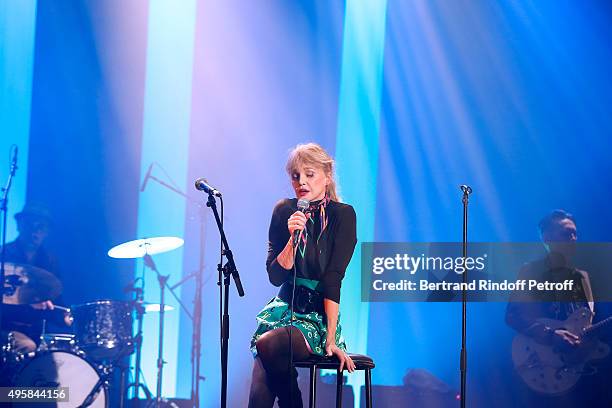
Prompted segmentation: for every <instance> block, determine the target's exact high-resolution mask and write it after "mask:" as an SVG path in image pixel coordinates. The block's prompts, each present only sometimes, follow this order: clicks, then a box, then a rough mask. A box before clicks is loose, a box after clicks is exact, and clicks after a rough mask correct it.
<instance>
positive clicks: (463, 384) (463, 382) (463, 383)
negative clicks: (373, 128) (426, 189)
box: [459, 184, 472, 408]
mask: <svg viewBox="0 0 612 408" xmlns="http://www.w3.org/2000/svg"><path fill="white" fill-rule="evenodd" d="M459 187H460V188H461V191H463V198H462V199H461V201H462V203H463V248H462V256H463V262H464V264H465V259H466V258H467V227H468V202H469V199H470V194H472V188H471V187H470V186H467V185H465V184H463V185H461V186H459ZM467 281H468V280H467V270H465V271H464V272H463V290H462V293H461V357H460V362H459V365H460V370H461V395H460V399H461V403H460V405H461V408H465V406H466V405H465V404H466V398H465V397H466V395H465V394H466V391H467V344H466V337H467V290H466V286H467Z"/></svg>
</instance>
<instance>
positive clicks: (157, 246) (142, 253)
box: [108, 237, 192, 407]
mask: <svg viewBox="0 0 612 408" xmlns="http://www.w3.org/2000/svg"><path fill="white" fill-rule="evenodd" d="M183 242H184V241H183V240H182V239H181V238H177V237H156V238H145V239H137V240H134V241H129V242H126V243H123V244H120V245H117V246H115V247H113V248H111V249H110V250H109V251H108V255H109V256H110V257H111V258H123V259H124V258H143V261H144V267H147V268H149V269H150V270H152V271H153V272H155V274H156V275H157V281H158V283H159V290H160V304H159V329H158V332H159V340H158V350H157V384H156V396H155V406H156V407H160V406H161V405H162V403H165V400H164V399H163V398H162V395H161V394H162V392H161V391H162V379H163V366H164V364H165V362H164V361H163V343H164V342H163V340H164V317H165V312H166V311H167V310H169V308H167V307H166V304H165V289H166V288H168V289H169V290H170V293H171V294H172V295H173V296H174V298H175V299H176V300H177V301H178V303H179V304H180V305H181V307H182V308H183V309H184V310H185V312H186V313H187V315H188V316H189V317H190V318H192V316H191V314H190V313H189V311H188V309H187V308H186V306H185V305H184V304H183V303H182V302H181V300H180V299H179V297H178V296H177V295H176V293H175V292H174V290H173V288H172V287H170V286H169V285H168V278H169V275H162V274H161V273H160V272H159V270H158V269H157V267H156V265H155V262H154V261H153V258H151V255H154V254H160V253H163V252H168V251H171V250H174V249H176V248H179V247H180V246H182V245H183ZM144 277H145V272H144V270H143V274H142V278H139V279H136V281H138V280H140V281H141V283H142V287H141V288H134V287H133V285H134V284H135V282H136V281H135V282H134V283H133V284H132V285H131V287H128V288H127V291H133V292H135V295H136V300H135V301H134V302H133V304H134V305H135V306H136V312H137V319H138V333H137V335H136V339H137V340H136V344H135V346H136V366H135V382H134V383H133V384H130V385H128V389H129V388H131V387H133V388H134V390H135V396H136V398H138V393H139V391H140V388H141V387H142V388H143V389H144V390H145V395H147V399H149V397H150V395H151V393H150V392H147V391H148V390H147V388H146V386H144V384H141V383H140V373H141V368H140V364H141V361H142V360H141V358H142V357H141V348H142V319H143V316H144V313H145V312H146V306H144V286H145V285H144Z"/></svg>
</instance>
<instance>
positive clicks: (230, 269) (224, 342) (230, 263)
mask: <svg viewBox="0 0 612 408" xmlns="http://www.w3.org/2000/svg"><path fill="white" fill-rule="evenodd" d="M220 199H221V206H222V207H223V198H220ZM206 206H207V207H210V208H211V209H212V211H213V214H214V216H215V221H216V223H217V228H218V229H219V234H220V235H221V248H222V250H221V259H223V257H224V256H225V258H226V259H227V262H226V263H225V265H223V266H222V263H223V262H222V261H221V262H220V263H219V265H218V266H217V269H218V270H219V274H221V272H222V273H223V289H224V290H223V296H222V298H221V299H219V302H220V303H222V305H223V306H222V307H223V318H222V320H221V408H226V407H227V361H228V351H229V322H230V317H229V286H230V283H231V282H230V276H231V277H232V278H233V279H234V283H235V284H236V290H237V291H238V295H239V296H241V297H242V296H244V289H243V288H242V282H240V275H239V274H238V269H237V268H236V263H235V262H234V255H233V254H232V251H231V250H230V247H229V244H228V243H227V238H226V236H225V231H224V230H223V222H222V221H221V219H220V218H219V212H218V211H217V202H216V200H215V196H214V195H213V194H212V192H211V193H209V194H208V201H207V203H206ZM219 285H221V282H219ZM219 306H220V307H221V305H219Z"/></svg>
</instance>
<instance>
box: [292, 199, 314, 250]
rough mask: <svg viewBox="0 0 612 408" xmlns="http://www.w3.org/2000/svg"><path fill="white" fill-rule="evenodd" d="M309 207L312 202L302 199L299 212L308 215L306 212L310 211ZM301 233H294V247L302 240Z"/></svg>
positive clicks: (298, 206) (299, 203)
mask: <svg viewBox="0 0 612 408" xmlns="http://www.w3.org/2000/svg"><path fill="white" fill-rule="evenodd" d="M309 206H310V201H308V200H305V199H303V198H300V199H299V200H298V202H297V208H298V211H301V212H303V213H306V210H307V209H308V207H309ZM300 232H301V231H299V230H295V231H293V247H296V246H297V243H298V240H299V239H300Z"/></svg>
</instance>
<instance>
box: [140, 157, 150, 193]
mask: <svg viewBox="0 0 612 408" xmlns="http://www.w3.org/2000/svg"><path fill="white" fill-rule="evenodd" d="M152 169H153V163H151V164H150V165H149V169H148V170H147V175H146V176H145V178H144V180H143V181H142V185H141V186H140V192H141V193H142V192H143V191H145V188H147V183H148V182H149V179H150V178H151V170H152Z"/></svg>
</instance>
